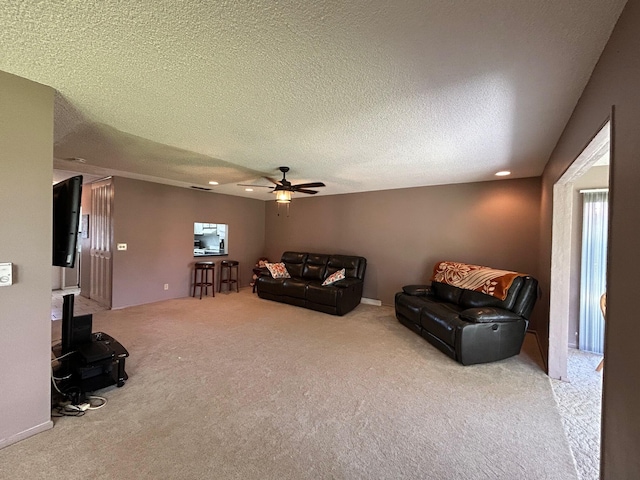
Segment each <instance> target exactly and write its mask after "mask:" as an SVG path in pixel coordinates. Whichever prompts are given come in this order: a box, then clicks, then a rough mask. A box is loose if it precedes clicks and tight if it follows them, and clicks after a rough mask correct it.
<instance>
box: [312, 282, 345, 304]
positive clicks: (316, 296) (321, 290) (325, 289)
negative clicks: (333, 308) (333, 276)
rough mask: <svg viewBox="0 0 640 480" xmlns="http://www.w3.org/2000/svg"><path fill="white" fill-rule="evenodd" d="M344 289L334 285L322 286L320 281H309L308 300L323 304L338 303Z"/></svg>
mask: <svg viewBox="0 0 640 480" xmlns="http://www.w3.org/2000/svg"><path fill="white" fill-rule="evenodd" d="M341 292H342V289H340V288H338V287H335V286H333V285H327V286H322V285H320V284H319V283H315V282H309V284H308V285H307V300H309V301H310V302H313V303H318V304H321V305H336V304H337V303H338V296H339V295H341Z"/></svg>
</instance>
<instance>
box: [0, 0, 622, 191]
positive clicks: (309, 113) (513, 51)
mask: <svg viewBox="0 0 640 480" xmlns="http://www.w3.org/2000/svg"><path fill="white" fill-rule="evenodd" d="M624 4H625V0H608V1H606V0H561V1H557V0H478V1H468V0H407V1H398V2H389V1H388V0H384V1H382V0H371V1H366V2H365V1H354V2H342V1H315V2H294V1H279V2H274V1H270V0H262V1H235V0H234V1H231V0H228V1H218V2H211V1H205V0H201V1H177V0H147V1H133V0H132V1H126V0H79V1H73V0H67V1H64V0H41V1H36V0H31V1H24V0H20V1H14V0H11V1H9V0H0V21H1V22H2V24H1V28H0V44H2V51H1V52H0V69H1V70H4V71H7V72H9V73H14V74H16V75H20V76H22V77H26V78H29V79H31V80H34V81H37V82H40V83H43V84H46V85H50V86H52V87H53V88H55V89H56V90H57V95H56V108H55V145H54V155H55V157H56V160H55V161H54V166H55V167H57V168H60V169H64V170H77V171H81V172H87V173H93V174H97V175H100V174H105V173H115V174H119V175H125V176H130V177H133V178H141V179H149V180H154V181H160V182H165V183H170V184H174V185H183V186H186V185H201V186H206V185H207V182H208V181H210V180H217V181H218V182H220V184H221V185H219V186H216V187H212V188H213V189H214V191H218V192H222V193H229V194H234V195H245V196H253V197H256V198H263V199H266V198H270V197H269V195H268V193H267V192H268V190H267V189H256V190H257V191H256V192H253V193H247V192H245V191H244V189H243V188H241V187H238V186H237V185H236V183H238V182H242V183H253V182H255V183H262V184H267V182H266V181H265V180H264V179H260V177H261V175H265V174H266V175H270V176H272V177H276V178H280V174H279V172H278V171H277V167H278V166H280V165H288V166H289V167H291V172H290V173H289V174H288V178H289V179H290V180H292V181H293V182H294V183H301V182H307V181H323V182H324V183H326V185H327V187H326V188H324V189H321V190H322V192H321V194H338V193H349V192H359V191H369V190H379V189H389V188H402V187H412V186H422V185H436V184H447V183H461V182H472V181H484V180H492V179H494V178H495V177H493V174H494V173H495V172H496V171H497V170H501V169H508V170H511V171H512V172H513V176H515V177H527V176H535V175H540V174H541V172H542V169H543V167H544V165H545V163H546V161H547V160H548V158H549V155H550V154H551V151H552V149H553V147H554V145H555V143H556V141H557V139H558V138H559V136H560V133H561V132H562V129H563V127H564V125H565V123H566V122H567V120H568V118H569V116H570V115H571V112H572V110H573V108H574V106H575V104H576V102H577V100H578V98H579V96H580V94H581V92H582V90H583V88H584V86H585V85H586V82H587V80H588V79H589V76H590V74H591V71H592V70H593V67H594V66H595V63H596V62H597V60H598V57H599V55H600V53H601V52H602V49H603V47H604V45H605V44H606V41H607V39H608V37H609V35H610V33H611V31H612V29H613V26H614V24H615V21H616V20H617V18H618V16H619V15H620V12H621V10H622V8H623V6H624ZM594 133H595V132H594ZM74 157H81V158H83V159H85V160H86V162H85V163H83V164H82V163H78V162H70V161H67V160H65V159H68V158H74Z"/></svg>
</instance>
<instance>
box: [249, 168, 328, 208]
mask: <svg viewBox="0 0 640 480" xmlns="http://www.w3.org/2000/svg"><path fill="white" fill-rule="evenodd" d="M278 170H280V171H281V172H282V180H280V181H276V180H274V179H273V178H270V177H263V178H265V179H266V180H269V181H270V182H271V183H273V184H274V185H275V187H271V186H269V185H247V184H243V183H239V184H238V185H240V186H242V187H262V188H271V189H272V191H273V192H274V193H275V194H276V202H278V203H289V202H291V194H292V193H293V192H300V193H307V194H309V195H315V194H316V193H318V191H317V190H309V188H317V187H324V186H326V185H325V184H324V183H322V182H310V183H300V184H298V185H292V184H291V182H290V181H289V180H287V172H288V171H289V167H279V168H278Z"/></svg>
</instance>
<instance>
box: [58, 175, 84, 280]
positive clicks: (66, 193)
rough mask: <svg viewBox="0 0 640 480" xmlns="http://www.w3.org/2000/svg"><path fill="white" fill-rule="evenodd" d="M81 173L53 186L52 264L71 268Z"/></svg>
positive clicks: (78, 221)
mask: <svg viewBox="0 0 640 480" xmlns="http://www.w3.org/2000/svg"><path fill="white" fill-rule="evenodd" d="M81 197H82V175H77V176H75V177H71V178H67V179H66V180H63V181H61V182H59V183H56V184H55V185H54V186H53V259H52V265H54V266H57V267H69V268H73V267H74V265H75V263H76V247H77V242H78V226H79V224H80V200H81Z"/></svg>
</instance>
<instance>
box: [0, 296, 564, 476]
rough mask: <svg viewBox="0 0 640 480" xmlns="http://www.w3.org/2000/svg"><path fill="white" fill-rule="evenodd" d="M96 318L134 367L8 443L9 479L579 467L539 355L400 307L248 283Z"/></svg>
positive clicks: (499, 472) (2, 459)
mask: <svg viewBox="0 0 640 480" xmlns="http://www.w3.org/2000/svg"><path fill="white" fill-rule="evenodd" d="M53 325H54V327H53V328H54V335H59V328H60V322H53ZM94 331H104V332H106V333H109V334H110V335H112V336H113V337H115V338H116V339H118V340H120V342H121V343H122V344H123V345H125V346H126V347H127V348H128V350H129V352H130V354H131V356H130V358H129V359H128V360H127V371H128V373H129V377H130V378H129V381H128V382H127V384H126V385H125V386H124V387H123V388H121V389H117V388H110V389H107V390H106V391H102V392H101V394H102V395H104V396H106V397H107V398H108V399H109V403H108V404H107V405H106V406H105V407H104V408H102V409H100V410H96V411H90V412H88V413H87V414H86V415H85V416H84V417H80V418H73V417H65V418H61V419H56V424H55V427H54V428H53V429H52V430H49V431H47V432H44V433H41V434H39V435H37V436H35V437H32V438H29V439H27V440H24V441H22V442H20V443H18V444H15V445H12V446H10V447H7V448H5V449H3V450H0V477H1V478H3V479H4V478H7V479H9V478H10V479H14V478H28V479H81V478H82V479H86V478H92V479H95V478H104V479H141V478H144V479H158V478H168V479H439V480H446V479H470V480H471V479H473V480H476V479H492V480H495V479H505V480H507V479H508V480H512V479H535V480H541V479H558V480H560V479H561V480H567V479H575V478H576V472H575V467H574V463H573V459H572V456H571V453H570V451H569V447H568V443H567V440H566V437H565V435H564V432H563V429H562V425H561V421H560V416H559V413H558V410H557V407H556V403H555V400H554V398H553V394H552V391H551V387H550V382H549V380H548V378H547V377H546V376H545V375H544V373H543V372H542V370H541V369H540V367H539V366H538V364H537V360H536V358H535V356H534V355H530V354H527V353H524V352H523V353H522V354H521V355H519V356H518V357H514V358H511V359H508V360H505V361H502V362H497V363H493V364H488V365H477V366H471V367H463V366H461V365H459V364H457V363H455V362H454V361H452V360H451V359H449V358H448V357H446V356H445V355H443V354H442V353H440V352H439V351H437V350H436V349H434V348H433V347H431V346H430V345H429V344H428V343H427V342H426V341H424V340H423V339H422V338H420V337H418V336H417V335H415V334H414V333H412V332H411V331H409V330H408V329H406V328H405V327H403V326H402V325H400V324H399V323H398V322H397V321H396V320H395V317H394V312H393V309H392V308H390V307H375V306H370V305H360V306H359V307H358V308H357V309H356V310H354V311H353V312H351V313H350V314H348V315H346V316H344V317H334V316H330V315H326V314H322V313H319V312H312V311H309V310H305V309H302V308H298V307H293V306H289V305H284V304H279V303H275V302H271V301H267V300H261V299H259V298H257V297H256V296H255V295H252V294H251V291H250V290H249V289H245V290H242V291H241V292H240V293H239V294H237V293H232V294H228V295H224V294H223V295H217V296H216V297H215V298H211V297H209V298H206V299H203V300H198V299H192V298H184V299H177V300H170V301H165V302H160V303H156V304H151V305H145V306H140V307H132V308H127V309H124V310H119V311H107V312H99V313H96V314H95V315H94ZM532 346H533V345H530V346H529V347H528V348H527V350H529V351H531V352H535V348H531V347H532Z"/></svg>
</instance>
